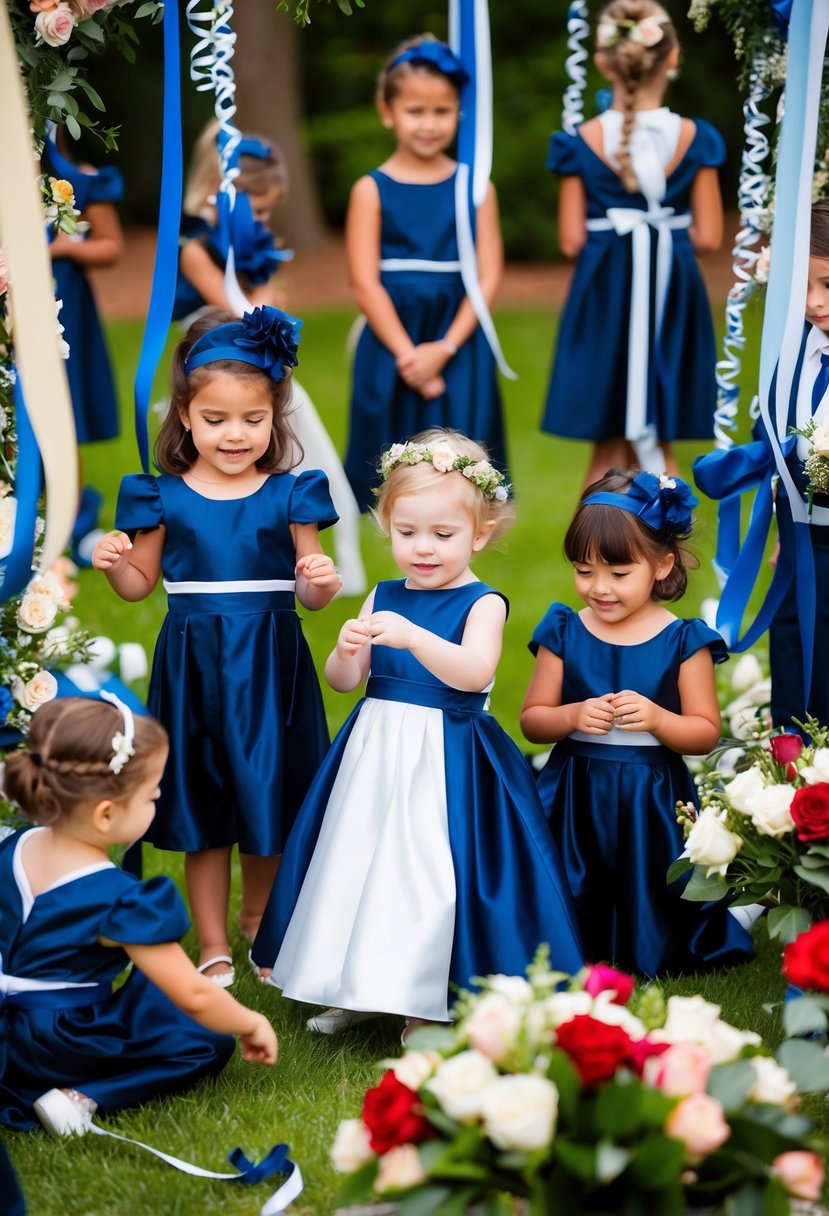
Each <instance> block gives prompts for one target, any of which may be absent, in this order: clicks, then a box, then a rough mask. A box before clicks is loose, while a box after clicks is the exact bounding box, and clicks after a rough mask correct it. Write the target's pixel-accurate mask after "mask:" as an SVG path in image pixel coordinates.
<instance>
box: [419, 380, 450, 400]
mask: <svg viewBox="0 0 829 1216" xmlns="http://www.w3.org/2000/svg"><path fill="white" fill-rule="evenodd" d="M445 392H446V381H445V380H444V378H443V376H433V377H432V379H431V380H427V381H426V383H425V384H422V385H421V386H420V395H421V397H422V398H423V400H424V401H434V399H435V397H442V396H443V394H444V393H445Z"/></svg>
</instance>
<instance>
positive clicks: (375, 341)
mask: <svg viewBox="0 0 829 1216" xmlns="http://www.w3.org/2000/svg"><path fill="white" fill-rule="evenodd" d="M370 176H371V177H372V178H373V179H374V181H375V182H376V184H377V189H378V191H379V193H380V205H381V208H382V227H381V233H380V257H381V259H386V258H401V259H403V260H405V261H409V260H410V259H413V258H423V259H426V260H428V261H434V262H444V263H454V264H455V266H456V267H457V265H458V242H457V237H456V233H455V174H453V175H452V176H451V177H448V178H446V179H445V180H444V181H442V182H434V183H432V184H430V185H419V184H417V183H413V182H400V181H396V180H395V179H394V178H392V177H389V176H388V175H387V174H386V173H383V172H382V170H380V169H375V170H374V171H373V172H372V173H371V174H370ZM380 281H381V283H382V284H383V286H384V287H385V289H386V291H387V292H388V293H389V295H390V297H391V301H392V303H393V304H394V307H395V311H396V312H397V315H398V317H399V318H400V321H401V323H402V325H403V328H404V329H405V330H406V333H407V334H408V335H409V337H410V338H411V340H412V342H414V343H415V345H417V344H419V343H421V342H436V341H438V339H440V338H442V337H443V336H444V334H445V333H446V331H447V329H448V328H449V326H450V324H451V322H452V320H453V319H454V317H455V315H456V313H457V311H458V309H459V308H460V306H461V303H462V302H463V299H464V296H465V294H466V293H465V291H464V286H463V282H462V281H461V274H460V270H459V269H454V270H452V269H450V270H446V271H440V270H417V269H407V268H403V269H397V270H383V269H382V267H381V272H380ZM442 374H443V379H444V380H445V382H446V392H445V393H444V394H443V395H442V396H440V397H436V398H435V399H434V400H433V401H426V400H424V398H423V397H421V395H420V393H418V392H417V391H416V390H415V389H411V388H409V387H408V385H407V384H406V383H405V382H404V381H403V380H402V379H401V377H400V376H399V375H398V373H397V367H396V366H395V361H394V355H393V354H392V353H391V351H390V350H389V349H388V347H386V346H384V345H383V343H382V342H381V341H380V339H379V338H377V337H376V336H375V334H374V333H373V331H372V329H371V327H370V326H368V325H366V326H365V328H364V329H363V331H362V333H361V334H360V339H359V341H358V343H357V349H356V351H355V353H354V379H353V385H352V390H351V421H350V429H349V438H348V450H347V452H346V457H345V462H344V463H345V471H346V474H347V475H348V480H349V481H350V482H351V488H352V489H353V491H354V497H355V498H356V499H357V502H358V503H359V504H360V507H361V509H362V510H367V509H368V508H369V507H370V506H371V505H372V504H373V502H374V497H373V495H372V492H371V491H372V487H373V486H376V485H377V484H378V477H377V463H378V460H379V457H380V453H381V452H382V451H383V450H384V449H385V448H387V447H389V446H390V445H391V444H392V443H402V442H403V441H404V440H406V439H408V438H409V437H410V436H411V435H414V434H416V433H417V432H418V431H422V430H425V429H427V428H428V427H433V426H447V427H454V428H455V429H456V430H459V431H462V432H463V434H464V435H468V436H469V438H470V439H476V440H478V442H480V443H482V444H484V445H485V446H486V448H487V450H488V451H489V454H490V457H491V459H492V463H493V464H494V465H496V466H497V467H498V468H499V469H501V470H502V471H503V470H504V469H505V468H506V446H505V441H504V421H503V415H502V407H501V393H500V389H499V387H498V377H497V372H496V367H495V359H494V358H493V355H492V351H491V350H490V348H489V344H488V343H487V340H486V337H485V336H484V334H483V332H482V330H481V328H480V326H477V327H476V329H475V330H474V332H473V333H472V335H471V336H470V337H469V338H468V339H467V341H466V342H464V343H463V345H462V346H461V347H460V349H459V350H458V353H457V354H456V355H453V356H452V358H451V359H450V360H449V362H448V363H447V364H446V366H445V367H444V369H443V373H442Z"/></svg>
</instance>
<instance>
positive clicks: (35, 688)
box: [12, 671, 58, 709]
mask: <svg viewBox="0 0 829 1216" xmlns="http://www.w3.org/2000/svg"><path fill="white" fill-rule="evenodd" d="M57 691H58V682H57V680H56V679H55V677H54V676H53V675H52V673H51V671H39V672H37V674H36V675H34V676H32V678H31V680H29V682H28V684H24V683H23V681H22V680H15V681H14V683H13V684H12V693H13V695H14V699H15V701H17V702H18V704H20V705H22V706H23V708H24V709H37V707H38V705H43V704H45V702H46V701H51V700H52V699H53V697H55V696H57Z"/></svg>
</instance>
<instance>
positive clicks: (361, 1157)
mask: <svg viewBox="0 0 829 1216" xmlns="http://www.w3.org/2000/svg"><path fill="white" fill-rule="evenodd" d="M373 1156H374V1152H373V1151H372V1148H371V1145H370V1144H369V1131H368V1128H367V1127H366V1125H365V1123H363V1121H362V1119H343V1120H342V1122H341V1123H340V1126H339V1127H338V1128H337V1134H336V1136H335V1137H334V1143H333V1144H332V1145H331V1164H332V1166H333V1167H334V1169H335V1170H336V1171H337V1173H338V1174H352V1173H353V1172H354V1170H358V1169H359V1168H360V1166H361V1165H365V1164H366V1162H367V1161H371V1159H372V1157H373Z"/></svg>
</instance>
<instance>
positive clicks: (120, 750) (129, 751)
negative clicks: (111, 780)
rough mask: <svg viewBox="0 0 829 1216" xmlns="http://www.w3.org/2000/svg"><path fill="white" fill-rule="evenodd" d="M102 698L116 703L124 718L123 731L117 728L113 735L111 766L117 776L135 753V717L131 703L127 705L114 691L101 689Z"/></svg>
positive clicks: (112, 703) (110, 702) (111, 703)
mask: <svg viewBox="0 0 829 1216" xmlns="http://www.w3.org/2000/svg"><path fill="white" fill-rule="evenodd" d="M101 700H102V701H108V702H109V704H110V705H114V706H115V708H116V709H117V710H118V712H119V713H120V715H121V717H122V718H123V719H124V729H123V731H120V730H117V731H116V732H115V734H114V735H113V736H112V753H113V755H112V759H111V760H110V762H109V767H110V768H111V769H112V771H113V773H115V774H116V776H117V774H118V773H120V771H121V769H122V768H123V767H124V765H125V764H126V763H127V761H128V760H129V758H130V756H134V755H135V748H134V747H133V745H132V742H133V739H134V738H135V718H134V717H133V713H132V710H131V709H130V707H129V705H125V704H124V702H123V701H122V700H121V698H120V697H116V695H115V693H114V692H107V691H106V689H101Z"/></svg>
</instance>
